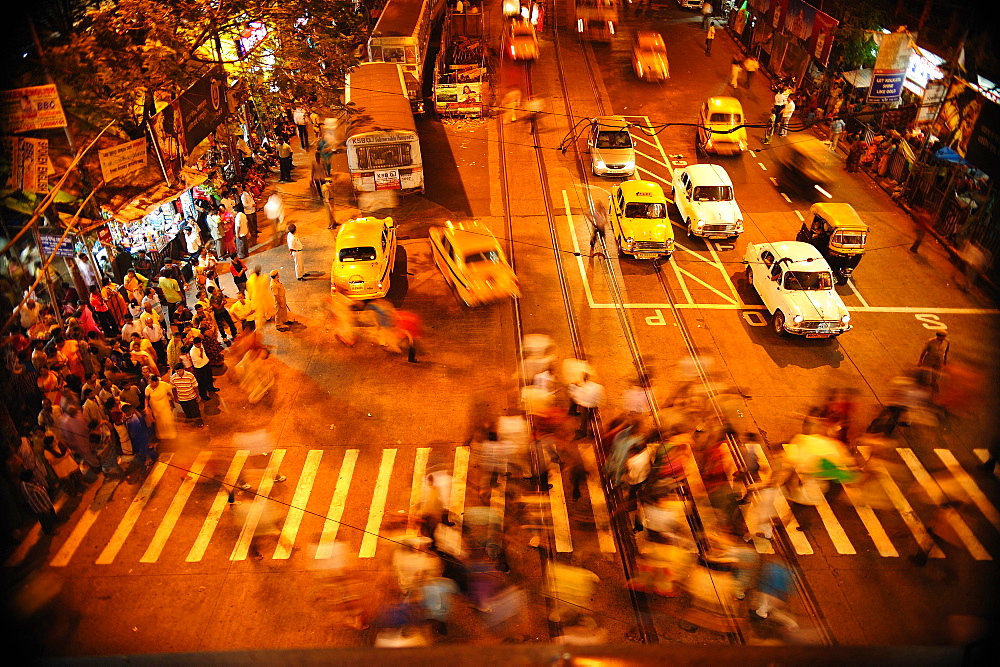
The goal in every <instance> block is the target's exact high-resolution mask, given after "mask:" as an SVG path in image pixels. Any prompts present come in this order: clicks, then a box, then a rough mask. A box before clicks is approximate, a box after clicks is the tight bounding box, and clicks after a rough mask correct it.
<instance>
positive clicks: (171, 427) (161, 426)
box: [145, 339, 211, 441]
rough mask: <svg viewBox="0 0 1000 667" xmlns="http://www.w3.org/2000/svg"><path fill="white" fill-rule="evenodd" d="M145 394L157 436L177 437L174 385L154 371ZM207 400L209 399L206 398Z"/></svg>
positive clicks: (161, 437) (163, 438) (148, 413)
mask: <svg viewBox="0 0 1000 667" xmlns="http://www.w3.org/2000/svg"><path fill="white" fill-rule="evenodd" d="M197 340H200V339H197ZM196 363H197V362H196ZM206 363H207V361H206ZM209 373H211V370H209ZM145 394H146V414H147V415H148V416H149V417H150V419H151V420H152V422H153V426H154V427H155V429H156V437H157V438H158V439H159V440H161V441H163V440H173V439H174V438H176V437H177V422H176V420H175V419H174V387H173V385H171V384H170V383H169V382H166V381H165V380H161V379H160V376H159V375H157V374H155V373H154V374H152V375H150V376H149V385H148V386H147V387H146V392H145ZM205 400H208V399H207V398H206V399H205Z"/></svg>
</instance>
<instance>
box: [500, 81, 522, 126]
mask: <svg viewBox="0 0 1000 667" xmlns="http://www.w3.org/2000/svg"><path fill="white" fill-rule="evenodd" d="M500 107H501V109H503V112H504V114H505V115H507V118H506V120H505V121H504V122H505V123H513V122H515V121H516V120H517V110H518V109H519V108H520V107H521V89H520V88H511V89H510V90H508V91H507V92H506V93H504V96H503V100H501V102H500Z"/></svg>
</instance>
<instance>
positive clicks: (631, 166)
mask: <svg viewBox="0 0 1000 667" xmlns="http://www.w3.org/2000/svg"><path fill="white" fill-rule="evenodd" d="M625 169H626V170H630V169H635V160H629V161H627V162H626V163H625Z"/></svg>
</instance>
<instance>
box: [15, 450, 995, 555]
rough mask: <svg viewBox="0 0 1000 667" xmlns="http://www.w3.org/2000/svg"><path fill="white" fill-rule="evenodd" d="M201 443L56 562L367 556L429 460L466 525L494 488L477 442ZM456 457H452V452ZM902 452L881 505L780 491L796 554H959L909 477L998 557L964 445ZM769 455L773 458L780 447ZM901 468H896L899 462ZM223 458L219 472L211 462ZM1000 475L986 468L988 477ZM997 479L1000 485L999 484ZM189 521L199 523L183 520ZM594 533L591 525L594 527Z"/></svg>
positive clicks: (387, 532) (595, 496)
mask: <svg viewBox="0 0 1000 667" xmlns="http://www.w3.org/2000/svg"><path fill="white" fill-rule="evenodd" d="M788 447H791V446H790V445H786V449H787V448H788ZM861 452H862V454H863V455H865V456H867V455H868V454H869V452H868V451H866V450H865V449H864V448H861ZM192 454H193V458H190V457H186V460H184V461H181V457H180V456H178V455H173V454H164V455H163V456H161V457H160V460H159V461H158V462H157V463H155V464H154V465H153V466H152V468H151V469H150V471H149V472H148V474H147V475H146V477H145V479H144V480H142V482H141V483H140V484H138V485H136V486H132V485H129V484H125V483H122V482H121V481H120V480H107V481H105V483H104V484H103V485H102V486H101V487H100V488H98V489H97V490H96V492H95V493H93V495H92V497H91V498H89V501H88V503H87V504H86V506H85V507H82V508H80V509H78V510H77V512H76V516H74V517H73V519H72V520H71V522H70V523H68V524H66V525H65V526H64V527H63V528H62V529H61V530H60V534H59V535H57V536H56V537H55V538H53V540H52V543H51V544H50V545H49V549H50V551H49V553H50V554H51V555H50V557H49V559H48V565H49V566H50V567H53V568H63V567H67V566H69V565H71V564H74V565H86V564H88V561H89V562H90V563H93V564H94V565H98V566H108V565H112V564H114V563H122V562H125V563H129V562H130V559H132V560H134V559H137V560H138V562H139V563H143V564H154V563H157V562H162V561H163V560H164V559H165V558H170V559H178V558H179V559H180V560H183V561H184V562H186V563H199V562H201V561H203V560H206V559H227V560H229V561H234V562H235V561H243V560H246V559H247V558H248V555H249V554H250V553H251V544H252V542H253V540H254V539H255V536H257V535H259V534H267V535H276V541H275V540H274V539H271V540H261V542H262V543H266V544H268V545H271V546H268V547H266V549H267V550H268V552H267V553H266V554H265V557H267V558H269V559H271V560H274V561H287V560H289V559H292V558H309V559H317V560H322V559H329V558H331V557H332V556H333V555H334V553H335V550H336V548H335V544H336V543H337V542H338V541H341V542H346V543H347V544H349V545H350V548H352V549H353V550H354V551H353V553H356V554H357V556H358V557H359V558H362V559H372V558H375V557H377V555H379V554H382V555H385V554H387V553H390V552H391V549H388V548H387V547H388V546H391V545H389V544H386V540H385V538H387V537H388V538H390V539H396V538H398V537H401V536H403V535H404V534H405V535H414V534H416V532H417V526H416V523H415V521H414V517H415V516H416V515H417V514H418V513H419V508H420V506H421V503H422V501H423V495H424V485H425V478H426V474H427V472H428V466H429V465H430V461H431V457H432V456H435V455H437V458H436V459H435V460H438V461H439V463H438V465H439V466H441V465H443V464H441V463H440V461H445V464H444V465H446V467H448V468H449V471H450V472H451V475H452V491H451V495H450V501H449V510H450V512H451V516H452V517H453V520H454V521H455V522H456V524H457V525H456V527H457V528H459V529H460V528H461V522H462V518H463V515H464V513H465V510H466V506H467V502H469V500H470V498H472V499H473V500H472V502H474V503H479V502H483V501H485V500H486V499H485V498H484V499H483V500H482V501H481V500H479V499H476V496H477V495H478V488H477V487H476V485H475V483H474V482H475V477H474V482H473V484H471V485H470V483H469V481H470V480H469V474H470V454H471V452H470V449H469V448H468V447H455V448H453V449H452V450H450V451H445V452H442V451H435V449H434V448H432V447H417V448H412V449H399V448H384V449H373V450H368V451H362V450H360V449H339V448H331V449H293V450H285V449H275V450H274V451H273V452H271V453H270V454H269V455H267V460H266V464H264V465H263V466H262V467H255V465H257V461H258V460H259V459H260V458H261V455H259V454H252V453H251V452H250V451H249V450H236V451H231V450H230V451H226V452H215V451H208V450H203V451H199V452H197V453H192ZM580 454H581V456H580V458H581V460H582V461H583V463H584V466H585V468H586V471H587V480H586V484H587V486H588V490H589V492H590V497H591V499H592V502H591V503H590V512H592V513H593V526H595V527H596V544H597V546H598V548H599V549H600V551H602V552H604V553H614V552H615V542H614V537H613V535H612V533H611V529H610V519H609V516H608V508H607V506H606V505H605V502H604V495H603V492H602V488H601V481H600V475H599V471H598V469H597V462H596V459H595V456H594V452H593V451H592V449H591V446H590V445H581V451H580ZM974 454H975V456H976V457H978V459H979V460H984V459H985V458H986V453H985V451H980V450H976V451H974ZM442 455H443V456H446V457H447V458H445V459H442V458H441V456H442ZM894 456H895V457H897V458H898V461H895V462H893V464H892V465H890V466H888V467H887V466H886V465H883V463H882V461H881V460H878V461H876V460H873V461H872V462H871V465H870V468H871V470H872V471H873V473H874V483H877V485H878V486H879V487H880V488H881V491H882V492H884V497H885V498H886V499H887V503H886V506H885V507H883V506H882V505H881V504H880V505H879V506H878V507H875V508H873V507H871V506H869V505H868V502H867V500H866V496H865V494H864V493H863V492H862V489H860V488H858V487H854V486H845V487H844V495H845V496H846V502H833V501H831V502H828V501H827V500H826V499H820V502H819V503H818V504H817V505H816V506H815V507H814V509H815V511H816V513H817V514H818V517H819V521H818V522H813V523H812V525H811V526H809V527H808V528H807V529H805V530H800V529H799V528H800V527H799V522H798V520H797V518H796V515H795V513H793V511H792V508H791V506H790V504H789V502H788V501H787V500H786V499H785V498H784V497H783V496H781V495H780V494H779V495H778V497H777V499H776V501H775V510H776V519H775V520H774V521H775V522H776V523H778V522H780V523H781V524H783V526H784V529H785V533H786V535H787V536H788V538H789V544H790V545H791V548H792V549H794V551H795V553H796V554H797V555H799V556H809V555H812V554H815V553H817V551H823V550H824V549H825V548H826V547H825V545H826V544H830V545H832V547H833V550H834V551H835V552H836V553H837V554H839V555H845V556H849V555H857V554H858V553H859V552H860V553H875V554H878V556H880V557H884V558H896V557H899V556H900V555H901V554H905V553H912V552H913V550H914V548H915V547H918V546H919V548H920V549H921V550H923V551H924V552H926V553H928V554H929V556H930V557H931V558H945V557H946V556H945V552H944V551H943V550H942V549H941V548H940V546H939V545H938V544H937V543H936V541H935V537H934V536H933V535H932V531H931V530H929V529H928V526H927V525H926V524H925V523H924V521H925V518H921V513H922V514H925V515H926V514H928V512H929V511H930V510H928V509H927V503H926V502H924V503H918V504H917V505H918V507H919V509H920V510H921V513H918V512H917V511H916V510H915V509H914V507H913V505H912V504H911V502H910V500H909V499H908V498H907V494H905V493H904V492H903V490H902V489H903V488H905V489H907V490H908V492H910V493H911V495H912V490H913V489H915V488H916V489H921V490H922V491H923V492H924V493H925V494H926V496H927V498H929V499H930V501H932V502H933V503H934V504H936V505H938V506H940V508H941V509H940V510H939V512H940V515H939V516H938V520H940V521H944V522H946V523H947V525H948V526H949V527H950V528H951V530H952V531H953V532H954V534H955V535H956V536H957V537H958V539H959V540H960V542H961V545H962V546H963V547H964V549H965V550H966V551H967V552H968V553H969V554H970V555H971V557H972V558H973V559H975V560H979V561H989V560H992V558H993V556H992V555H991V554H990V553H989V551H988V550H987V548H986V546H984V544H983V539H985V540H986V542H987V543H994V544H995V543H996V539H995V538H996V537H997V535H996V533H1000V512H998V511H997V509H996V506H995V505H994V504H993V502H992V501H991V500H990V499H989V497H988V495H987V492H986V491H984V489H983V487H981V486H980V483H979V482H977V480H976V479H975V478H974V477H973V475H972V474H971V473H970V472H969V471H968V470H967V469H966V467H965V466H963V464H962V463H961V462H960V461H959V459H958V457H956V456H955V454H954V453H953V452H951V451H950V450H947V449H935V450H933V457H935V458H936V460H934V461H928V462H927V465H926V466H925V463H924V462H923V461H921V459H920V457H918V456H917V454H916V453H915V452H914V451H913V450H911V449H908V448H902V447H901V448H898V449H896V450H894ZM928 456H929V455H928ZM727 457H728V454H727ZM686 458H687V457H686ZM759 460H760V461H761V463H762V465H763V466H765V467H766V466H767V459H766V457H763V456H762V457H760V459H759ZM975 462H976V461H971V462H970V464H974V463H975ZM724 463H725V465H726V467H727V469H728V471H729V472H730V473H732V472H733V471H735V469H736V466H735V463H734V462H733V460H732V459H731V458H727V459H726V460H725V461H724ZM897 464H898V465H897ZM928 468H930V469H932V470H944V471H947V473H948V474H949V475H950V478H951V479H952V480H954V482H953V483H950V484H944V483H941V482H940V481H939V478H938V477H937V476H936V475H933V474H932V473H931V472H929V471H928ZM890 469H892V470H893V472H892V473H891V474H890V472H889V470H890ZM212 470H217V471H218V473H217V474H216V473H211V472H210V471H212ZM223 471H224V474H223ZM564 472H565V471H563V470H561V469H560V468H559V465H558V464H553V468H552V469H551V471H550V475H549V483H550V485H551V488H550V489H548V491H547V492H545V493H543V503H545V504H546V507H545V510H546V514H547V520H548V522H549V524H550V525H549V529H550V530H551V532H552V536H553V543H554V546H555V549H556V551H557V552H560V553H568V552H572V551H573V550H574V548H575V546H576V544H575V541H574V533H575V532H576V531H577V530H578V529H577V528H575V527H574V523H573V521H571V517H574V518H578V514H575V513H574V512H571V511H570V508H571V504H572V501H568V500H567V493H566V489H565V483H566V482H565V481H564V480H565V479H568V477H564V474H563V473H564ZM685 472H686V473H687V477H688V480H689V484H690V487H691V491H692V494H693V496H694V499H695V502H696V504H697V505H698V506H699V509H700V510H701V515H702V516H703V517H707V518H708V521H709V522H711V521H712V520H713V517H714V515H715V513H714V512H713V511H711V504H710V502H709V499H708V494H707V492H706V490H705V486H704V483H703V482H702V479H701V474H700V471H699V470H698V467H697V464H696V463H695V461H694V459H693V458H687V462H686V463H685ZM258 473H259V481H258V483H257V485H256V488H255V489H254V490H253V491H252V492H247V493H243V492H240V491H238V492H237V495H238V496H239V497H240V498H241V502H243V503H245V505H244V506H243V507H242V508H241V509H242V510H243V511H242V512H235V511H234V509H233V507H232V506H231V505H230V503H229V500H230V493H231V490H232V489H233V487H239V486H240V485H241V481H242V480H243V479H244V477H249V478H253V479H256V477H257V475H258ZM282 474H284V475H287V477H288V479H287V483H285V484H280V483H279V482H278V481H276V480H277V479H278V478H279V476H281V475H282ZM980 477H983V476H982V475H980ZM220 481H221V484H220ZM991 483H992V481H990V480H988V479H986V481H985V484H991ZM279 484H280V490H279V489H278V486H279ZM507 484H508V480H507V479H506V478H505V477H504V476H501V477H500V478H499V481H498V484H497V485H496V486H495V487H493V488H492V489H491V490H490V491H489V494H488V504H489V506H490V508H491V509H492V510H493V512H494V514H495V515H496V516H499V517H500V518H501V520H503V519H504V517H505V516H506V515H507V513H506V512H505V510H506V509H507V508H506V503H507V493H506V490H507ZM989 491H990V493H995V489H992V488H990V489H989ZM545 496H547V502H546V498H545ZM113 499H115V500H114V501H113ZM952 501H959V502H961V503H962V504H963V506H964V507H965V508H966V510H965V511H964V512H962V513H960V512H959V511H957V510H956V509H955V508H954V507H953V506H952ZM164 508H165V509H164ZM741 509H742V510H743V512H744V514H745V515H746V514H747V512H748V511H749V510H748V507H747V506H742V507H741ZM806 511H811V510H806ZM399 515H405V516H406V517H408V520H407V522H406V525H405V527H404V528H403V530H404V531H405V532H404V533H400V532H399V531H398V529H396V528H391V529H390V528H389V523H391V517H393V516H399ZM926 520H930V517H929V516H927V517H926ZM588 522H589V521H588ZM182 523H183V526H184V528H185V529H184V530H179V529H178V527H179V526H180V525H181V524H182ZM271 523H273V524H274V531H273V532H270V533H269V532H267V531H266V530H264V528H265V527H266V526H268V525H269V524H271ZM970 524H972V525H970ZM973 526H975V528H976V529H977V530H979V531H980V532H982V531H983V530H989V529H992V531H993V534H991V535H989V536H988V538H987V537H986V536H983V538H982V539H981V538H980V537H977V535H976V534H975V532H974V528H973ZM897 527H898V528H897ZM38 532H39V531H38V527H37V526H36V527H35V529H34V533H35V535H34V538H32V536H31V535H29V537H28V538H27V539H26V540H25V543H24V544H22V545H21V547H20V548H19V549H18V550H17V551H15V553H14V554H12V556H11V557H10V558H9V559H8V561H7V563H6V565H7V566H8V567H11V566H16V565H18V564H20V563H21V562H23V561H24V560H25V558H26V556H27V555H28V553H29V552H30V550H31V548H32V546H33V545H34V544H35V543H37V542H38V541H39V539H40V536H39V534H38ZM593 532H594V531H593V530H588V533H591V534H592V533H593ZM588 539H591V540H592V538H588ZM577 541H579V540H577ZM275 542H276V543H275ZM171 545H172V546H171ZM753 545H754V547H755V548H756V550H757V551H758V552H759V553H773V552H774V547H773V545H772V544H771V542H770V541H769V540H766V539H763V538H757V537H755V538H753ZM92 554H96V556H94V555H92Z"/></svg>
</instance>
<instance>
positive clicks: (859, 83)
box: [841, 69, 872, 88]
mask: <svg viewBox="0 0 1000 667" xmlns="http://www.w3.org/2000/svg"><path fill="white" fill-rule="evenodd" d="M841 76H843V77H844V80H846V81H847V83H849V84H851V85H852V86H854V87H855V88H868V87H869V86H871V85H872V70H870V69H856V70H852V71H850V72H844V73H843V74H842V75H841Z"/></svg>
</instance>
